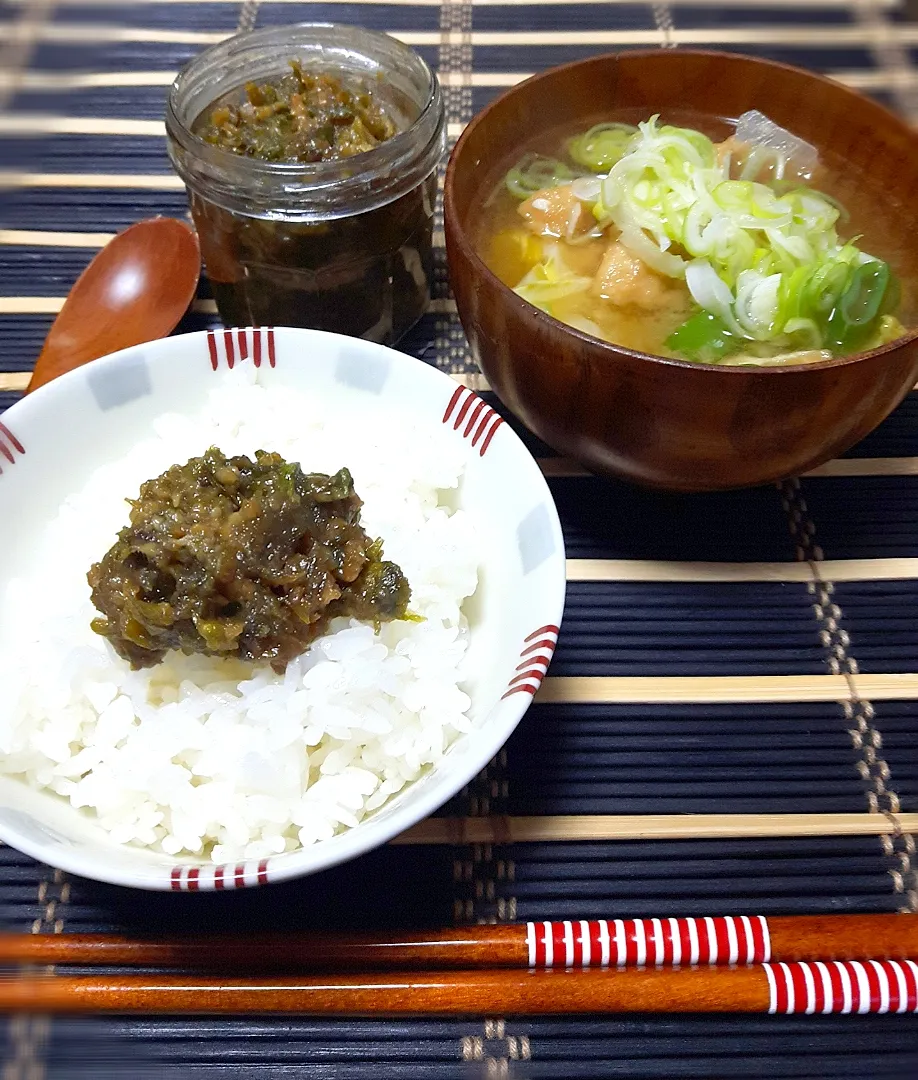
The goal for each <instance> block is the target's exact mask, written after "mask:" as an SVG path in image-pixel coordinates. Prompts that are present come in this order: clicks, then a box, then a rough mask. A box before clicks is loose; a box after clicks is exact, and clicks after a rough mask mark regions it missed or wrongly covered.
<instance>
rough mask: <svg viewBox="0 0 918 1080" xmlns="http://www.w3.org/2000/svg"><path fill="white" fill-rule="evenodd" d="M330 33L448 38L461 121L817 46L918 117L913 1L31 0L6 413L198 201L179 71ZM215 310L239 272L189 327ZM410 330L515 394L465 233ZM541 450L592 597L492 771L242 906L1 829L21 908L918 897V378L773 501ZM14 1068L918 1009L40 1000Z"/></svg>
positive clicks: (445, 57) (409, 346)
mask: <svg viewBox="0 0 918 1080" xmlns="http://www.w3.org/2000/svg"><path fill="white" fill-rule="evenodd" d="M305 19H310V20H318V21H322V20H326V21H329V20H334V21H341V22H352V23H360V24H362V25H365V26H368V27H372V28H376V29H382V30H387V31H390V32H392V33H394V34H396V35H397V36H399V37H401V38H402V39H403V40H405V41H406V42H408V43H409V44H411V45H413V46H415V47H416V48H417V49H418V50H419V51H420V52H421V53H422V54H423V55H424V56H425V58H426V59H427V60H428V61H429V62H431V63H432V64H433V65H435V66H436V68H437V69H438V71H439V74H440V78H441V81H442V83H443V86H444V90H445V95H446V102H447V112H448V121H449V131H450V135H451V138H453V139H455V137H456V136H457V135H458V133H459V132H460V131H461V130H462V127H463V125H464V124H465V123H467V122H468V120H469V119H470V118H471V117H472V115H473V114H474V113H475V112H476V111H477V110H478V109H480V108H482V107H483V106H484V105H485V104H486V103H487V102H488V101H489V100H491V99H492V98H493V97H494V95H496V94H497V93H499V92H500V91H501V90H502V89H503V88H505V87H507V86H510V85H512V84H513V83H515V82H516V81H518V80H519V79H522V78H524V77H525V76H526V75H527V74H529V73H531V72H534V71H537V70H540V69H543V68H545V67H548V66H550V65H553V64H556V63H561V62H564V61H567V60H572V59H576V58H579V57H584V56H588V55H590V54H593V53H595V52H598V51H606V50H611V49H628V48H635V47H642V46H643V47H647V46H659V47H664V48H679V47H685V46H690V45H702V46H703V45H709V46H716V47H722V48H726V49H735V50H739V51H743V52H751V53H755V54H757V55H761V56H767V57H771V58H774V59H779V60H784V61H788V62H791V63H795V64H800V65H803V66H807V67H810V68H813V69H816V70H819V71H821V72H825V73H827V74H829V75H831V76H833V77H835V78H837V79H840V80H841V81H843V82H845V83H847V84H849V85H851V86H854V87H857V88H859V89H862V90H863V91H865V92H867V93H870V94H872V95H873V96H875V97H876V98H878V99H879V100H882V101H884V102H885V103H886V104H888V105H890V106H892V107H893V108H896V109H898V110H899V111H901V112H902V113H903V114H905V115H907V116H909V117H910V118H911V119H913V120H916V121H918V67H916V65H915V59H916V55H918V3H914V2H904V0H875V2H868V0H863V2H851V3H835V2H831V0H734V2H733V3H727V4H723V3H717V2H714V0H696V2H693V3H688V2H679V3H670V4H647V3H629V2H620V0H593V2H591V0H503V2H498V0H478V2H475V3H474V4H473V3H470V2H468V0H389V2H375V0H326V2H323V3H315V4H309V3H302V2H299V0H289V2H288V0H270V2H264V3H262V4H260V5H259V4H257V3H251V2H248V3H246V4H239V3H228V2H223V0H149V2H141V3H125V2H121V0H94V2H93V0H60V2H58V3H52V2H51V0H30V2H26V0H7V2H6V5H5V6H4V7H0V21H2V22H3V24H4V33H3V37H2V41H0V335H2V336H0V345H2V347H0V410H2V409H3V408H4V407H6V406H8V405H10V404H12V402H13V401H14V400H15V399H16V397H17V396H18V394H19V393H20V392H21V390H22V388H23V387H24V385H25V383H26V381H27V375H26V372H27V371H28V369H29V367H30V364H31V362H32V360H33V358H34V356H35V355H36V354H37V352H38V351H39V349H40V346H41V342H42V340H43V337H44V335H45V333H46V332H47V329H48V326H49V325H50V322H51V319H52V317H53V314H54V313H55V312H56V311H57V310H58V308H59V306H60V304H61V299H62V297H64V296H65V295H66V293H67V291H68V289H69V287H70V286H71V284H72V282H73V281H74V279H75V277H76V276H77V274H78V273H79V272H80V271H81V270H82V268H83V267H84V266H85V265H86V263H87V262H88V260H89V259H90V258H91V257H92V255H93V254H94V252H95V251H96V250H97V249H98V248H99V246H100V245H101V244H103V243H105V241H106V240H107V238H108V237H109V236H110V235H111V234H112V233H114V232H115V231H117V230H119V229H121V228H123V227H125V226H126V225H128V224H129V223H130V222H132V221H134V220H137V219H138V218H140V217H144V216H148V215H151V214H156V213H162V214H171V215H178V216H181V215H182V214H184V212H185V199H184V193H183V191H182V189H181V185H180V184H179V182H178V180H177V179H176V177H175V176H174V175H173V174H172V173H171V172H170V169H169V165H168V161H167V159H166V156H165V151H164V139H163V135H162V114H163V100H164V95H165V93H166V87H167V86H168V84H169V82H170V81H171V78H172V76H173V73H174V72H175V71H176V70H177V68H178V67H179V66H180V65H181V64H183V63H185V62H186V61H187V60H188V59H190V58H191V57H192V56H194V55H195V54H196V53H197V52H198V51H199V50H200V49H201V48H202V47H203V46H205V45H207V44H209V43H210V42H213V41H215V40H218V39H219V38H221V37H223V36H225V35H227V34H229V33H232V32H233V31H234V30H235V28H236V27H237V26H238V25H239V24H240V20H248V21H249V24H250V25H251V24H252V21H254V24H255V25H257V26H266V25H270V24H279V23H284V22H292V21H299V20H305ZM440 242H441V243H442V236H441V237H440ZM215 321H216V316H215V309H214V306H213V302H212V300H211V298H210V294H209V290H208V287H207V283H206V282H204V283H202V288H201V292H200V296H199V299H198V301H197V302H196V304H195V308H194V310H193V312H192V313H191V314H190V315H189V316H188V318H187V319H186V321H185V324H184V325H183V329H185V330H191V329H197V328H200V327H204V326H210V325H213V324H214V323H215ZM404 348H406V350H407V351H409V352H412V353H414V354H415V355H417V356H419V357H422V358H424V359H425V360H427V361H429V362H431V363H435V364H437V365H438V366H440V367H441V368H443V369H444V370H446V371H448V372H450V373H451V374H453V375H454V376H455V377H456V378H457V379H461V380H463V381H464V382H466V383H467V384H471V385H473V386H475V387H476V389H479V390H481V391H482V392H484V393H485V394H487V393H488V391H487V387H486V386H485V385H484V384H483V383H482V382H481V380H480V376H477V375H476V374H475V373H474V371H473V368H472V364H471V362H470V358H469V356H468V352H467V346H466V342H465V339H464V337H463V334H462V331H461V328H460V327H459V324H458V321H457V319H456V315H455V307H454V305H453V303H452V301H451V300H450V297H449V292H448V287H447V283H446V270H445V261H444V258H443V252H442V248H441V249H440V250H439V252H438V281H437V288H436V291H435V299H434V303H433V305H432V308H431V311H430V313H429V314H428V315H427V316H426V317H425V318H424V320H423V321H422V323H421V324H420V326H419V327H418V328H417V329H416V330H415V331H414V332H413V333H412V335H411V337H410V339H409V340H408V341H407V342H406V343H405V344H404ZM489 400H490V401H491V403H492V404H493V405H495V407H497V408H500V406H499V403H497V402H496V401H494V400H493V398H492V397H489ZM511 422H512V420H511ZM515 426H517V427H518V425H515ZM525 437H526V439H527V442H528V443H529V445H530V446H531V447H532V449H533V452H534V454H535V455H536V457H537V458H538V459H539V461H540V464H541V466H542V468H543V470H544V472H545V474H546V476H547V477H548V478H549V482H550V484H551V487H552V490H553V492H554V495H555V498H556V500H557V503H558V507H559V510H560V513H561V517H562V523H563V528H564V532H565V540H566V544H567V550H568V556H569V562H568V578H569V594H568V601H567V610H566V613H565V620H564V628H563V632H562V635H561V639H560V641H559V645H558V650H557V653H556V657H555V660H554V663H553V665H552V669H551V673H550V677H549V678H548V679H547V680H546V681H545V683H544V686H543V690H542V692H541V694H540V695H539V697H538V699H537V701H536V703H535V704H534V706H533V708H532V709H531V711H530V713H529V714H528V716H527V718H526V720H525V721H524V723H523V725H522V726H521V728H520V729H519V731H518V733H517V734H516V735H515V736H514V737H513V738H512V739H511V740H510V742H509V743H508V745H507V746H506V748H505V749H504V750H503V751H501V753H500V754H499V755H498V757H497V758H496V759H495V760H494V761H493V762H492V763H491V764H490V765H489V766H488V768H487V769H486V770H485V771H484V773H482V775H481V776H479V777H478V778H477V779H476V780H475V781H474V782H473V783H472V784H471V785H470V786H469V787H468V789H466V790H465V791H464V792H462V793H461V794H460V795H459V796H458V797H457V798H456V799H454V800H453V802H452V803H451V804H450V805H449V806H447V807H445V808H444V809H443V810H442V811H441V812H440V813H438V814H437V815H436V816H435V817H433V818H431V819H430V820H428V821H427V822H423V823H421V825H419V826H418V827H417V828H416V829H414V830H411V832H409V833H408V834H405V835H404V836H403V837H400V838H399V839H398V840H397V841H396V842H395V843H393V844H391V845H389V846H388V847H387V848H385V849H383V850H381V851H378V852H375V853H373V854H372V855H370V856H367V857H366V858H364V859H362V860H360V861H358V862H356V863H352V864H349V865H347V866H344V867H341V868H338V869H336V870H334V871H331V872H329V873H326V874H323V875H321V876H319V877H317V878H313V879H309V880H307V881H304V882H300V883H292V884H288V885H283V886H276V887H271V888H269V889H264V890H254V891H251V890H247V891H245V892H241V893H235V894H231V895H225V896H220V895H216V896H205V895H196V896H187V895H181V896H172V895H166V896H147V895H142V896H139V895H138V894H136V893H134V892H130V891H127V890H121V889H117V888H112V887H107V886H100V885H94V884H92V883H89V882H84V881H80V880H76V879H72V880H71V879H69V878H66V877H65V876H64V875H62V874H60V873H59V872H55V871H53V870H51V869H49V868H47V867H44V866H40V865H37V864H35V863H34V862H33V861H32V860H30V859H28V858H26V857H25V856H23V855H20V854H19V853H17V852H15V851H13V850H12V849H9V848H2V847H0V928H3V929H18V930H32V931H34V932H36V933H67V932H76V931H89V930H112V929H120V930H127V931H132V930H133V931H136V932H141V931H143V930H151V929H155V930H158V931H159V930H168V929H172V930H176V929H193V928H201V929H208V930H214V929H218V928H220V927H227V928H230V929H236V928H238V927H239V926H251V927H253V928H260V929H267V928H274V929H276V928H279V927H290V928H295V927H313V928H315V927H339V928H367V927H384V926H435V925H448V924H450V923H453V922H468V921H472V922H474V921H496V920H514V919H530V918H534V919H547V918H574V917H583V918H587V917H599V916H606V917H608V916H615V917H637V916H647V915H661V916H665V915H677V914H684V915H692V914H695V915H717V914H750V913H765V914H768V913H788V914H793V913H810V912H812V913H817V912H841V911H849V912H881V911H902V912H904V913H906V912H910V913H918V855H916V848H915V835H916V834H918V632H916V631H918V615H916V609H918V393H914V394H912V395H910V397H909V399H908V400H906V401H905V402H904V403H903V405H902V406H901V407H900V408H899V409H898V410H897V411H896V413H895V414H894V415H893V416H892V417H890V418H889V420H887V421H886V423H885V424H884V425H883V426H882V427H881V428H880V429H879V430H878V431H877V432H875V433H874V434H873V435H871V436H870V437H869V438H867V439H866V440H864V442H863V443H861V444H860V446H858V447H855V448H854V449H853V450H852V451H850V452H849V453H848V454H847V455H845V457H843V458H841V459H839V460H837V461H833V462H829V463H828V464H827V465H825V466H822V467H820V468H819V469H817V470H814V472H813V473H811V474H809V475H807V476H805V477H803V478H801V479H800V480H799V481H792V482H788V483H785V484H783V485H780V486H779V487H770V488H762V489H758V490H754V491H747V492H741V493H730V494H723V495H705V496H693V497H684V496H668V495H660V494H649V493H647V492H642V491H639V490H636V489H633V488H629V487H626V486H625V485H621V484H615V483H604V482H600V481H597V480H594V479H592V478H590V477H588V476H586V475H585V474H584V473H583V471H582V470H581V469H579V468H578V467H577V466H576V464H574V463H572V462H570V461H567V460H565V459H562V458H558V457H557V456H555V455H554V454H553V453H552V452H551V451H550V450H549V449H548V448H547V447H545V446H543V445H541V444H539V443H538V442H537V440H534V439H533V438H532V437H531V436H528V435H526V436H525ZM0 692H2V688H0ZM0 1052H2V1053H3V1063H4V1064H3V1073H2V1076H3V1080H44V1078H46V1077H47V1078H53V1080H90V1078H91V1080H97V1078H100V1077H109V1076H110V1077H112V1078H118V1080H121V1078H128V1077H130V1078H145V1077H151V1078H152V1077H156V1078H160V1077H166V1078H178V1077H181V1078H185V1077H188V1078H197V1077H205V1076H206V1077H212V1076H219V1077H220V1078H221V1080H224V1078H226V1080H236V1078H243V1077H245V1078H248V1077H255V1078H258V1080H275V1078H277V1080H280V1078H282V1077H283V1078H287V1077H289V1076H293V1075H296V1076H297V1077H305V1078H308V1080H313V1078H316V1080H318V1078H323V1080H324V1078H327V1077H336V1078H338V1077H340V1078H353V1080H364V1078H367V1080H370V1078H372V1080H389V1078H393V1080H394V1078H398V1080H403V1078H404V1080H420V1078H424V1080H441V1078H443V1080H445V1078H453V1077H465V1076H476V1077H477V1076H487V1077H506V1078H530V1077H531V1078H533V1080H537V1078H543V1077H559V1078H560V1077H564V1078H569V1080H591V1078H600V1077H601V1078H606V1077H613V1076H633V1077H643V1078H659V1080H663V1078H670V1077H690V1078H697V1080H720V1078H724V1080H727V1078H739V1077H764V1076H768V1077H856V1078H858V1080H872V1078H896V1080H900V1078H901V1080H910V1078H911V1080H913V1078H914V1077H915V1076H918V1020H916V1019H915V1018H914V1017H898V1016H892V1017H818V1018H817V1017H812V1018H808V1017H784V1018H769V1017H761V1018H760V1017H716V1016H715V1017H691V1016H689V1017H623V1018H601V1019H600V1018H596V1019H592V1018H589V1017H580V1018H570V1017H557V1018H539V1019H528V1018H518V1017H517V1018H514V1017H501V1016H492V1017H481V1018H479V1019H472V1020H469V1019H455V1020H446V1021H444V1020H437V1021H426V1020H425V1021H422V1020H403V1021H399V1022H397V1023H393V1022H385V1021H372V1022H371V1021H353V1022H344V1021H335V1022H328V1021H316V1020H311V1019H310V1018H307V1017H302V1018H271V1017H263V1018H259V1019H258V1020H251V1019H246V1018H244V1017H240V1018H223V1019H214V1020H210V1019H208V1020H206V1021H197V1020H194V1019H181V1020H178V1019H176V1020H171V1019H169V1018H157V1019H152V1018H151V1019H144V1018H131V1019H123V1020H122V1019H119V1018H105V1019H103V1018H95V1019H92V1020H87V1021H82V1022H77V1021H73V1020H63V1019H59V1020H50V1019H48V1018H42V1017H26V1018H21V1019H18V1020H16V1021H14V1022H11V1023H10V1024H9V1025H7V1030H6V1044H5V1047H4V1048H3V1049H2V1051H0Z"/></svg>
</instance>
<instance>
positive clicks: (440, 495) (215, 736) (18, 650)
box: [0, 369, 478, 863]
mask: <svg viewBox="0 0 918 1080" xmlns="http://www.w3.org/2000/svg"><path fill="white" fill-rule="evenodd" d="M243 370H244V369H243ZM242 383H250V384H251V383H252V378H251V376H248V375H242V374H240V377H239V379H235V378H234V380H233V382H232V383H231V384H228V385H226V386H223V387H222V388H220V389H218V390H217V391H215V392H214V393H212V395H211V396H210V398H209V400H208V402H207V405H206V407H205V408H204V410H203V411H202V412H200V413H198V414H197V415H190V416H179V415H177V414H175V415H167V416H163V417H162V418H161V419H160V420H159V421H158V422H157V423H155V424H154V425H153V430H152V433H151V437H150V438H147V439H145V440H144V441H143V442H142V443H138V445H136V446H135V447H134V448H133V450H131V451H130V452H129V453H128V454H127V455H125V456H123V457H121V458H120V459H119V460H117V461H113V462H111V463H110V464H108V465H105V466H104V467H103V468H100V469H98V470H97V471H96V472H95V473H93V474H92V476H91V477H90V478H89V480H88V482H87V484H86V486H85V487H84V488H83V490H82V491H80V492H79V493H78V494H75V495H73V496H72V497H71V498H69V499H68V500H67V501H66V502H65V503H64V505H63V506H62V508H61V510H60V513H59V515H58V517H57V519H56V520H55V521H54V522H53V524H52V525H51V526H50V527H49V529H48V532H47V535H46V536H45V537H44V538H43V541H42V544H41V545H40V548H39V549H37V550H36V562H35V570H34V571H33V572H32V573H31V574H29V575H28V576H24V577H20V578H18V579H17V580H14V581H12V582H11V583H10V585H9V587H8V589H7V593H6V596H5V597H4V598H3V603H2V607H0V613H2V614H0V619H2V621H3V622H4V623H6V631H7V632H4V633H0V638H3V639H6V641H7V642H8V643H9V642H15V647H14V648H13V649H12V650H11V649H10V648H9V646H8V647H7V648H6V649H5V650H4V655H3V658H2V660H0V664H2V665H3V668H4V669H5V670H0V679H2V683H0V685H3V687H4V695H3V700H2V703H0V755H2V757H0V771H2V772H4V773H8V774H13V775H16V776H19V777H21V778H22V779H24V780H25V781H26V782H27V783H28V784H31V785H35V786H38V787H40V788H44V789H47V790H49V791H52V792H56V793H57V794H58V795H59V796H62V797H63V798H65V799H68V800H69V801H70V803H71V804H72V805H73V806H74V807H76V808H78V809H80V810H81V811H82V812H83V813H84V814H88V815H90V816H91V817H93V818H94V819H95V820H96V821H97V822H98V823H99V824H100V825H101V826H102V828H104V829H105V830H107V831H108V833H109V834H110V836H111V839H112V840H113V841H115V842H117V843H121V844H134V845H141V846H145V847H148V848H152V849H153V850H155V851H158V852H165V853H167V854H169V855H178V854H193V855H198V856H205V857H209V858H211V859H212V860H213V861H215V862H220V863H222V862H232V861H235V860H239V859H256V858H266V857H268V856H270V855H275V854H279V853H281V852H284V851H290V850H292V849H295V848H297V847H299V846H300V845H308V844H313V843H316V842H317V841H319V840H324V839H326V838H328V837H331V836H332V835H334V834H335V833H337V832H340V831H341V830H343V829H347V828H349V827H353V826H354V825H356V824H357V823H358V822H359V821H360V820H361V819H362V818H363V817H364V816H365V815H367V814H368V813H370V812H371V811H373V810H375V809H377V808H379V807H381V806H382V805H383V804H384V803H385V802H387V800H389V799H390V798H391V797H392V796H393V795H395V793H396V792H398V791H400V790H401V789H402V788H403V787H404V786H405V785H406V784H409V783H411V782H412V781H414V780H416V779H417V778H418V777H419V776H420V775H421V774H422V772H424V771H425V770H426V769H427V768H428V767H429V766H431V765H432V764H433V763H435V762H437V761H438V760H439V759H440V758H442V756H443V754H444V752H445V750H446V748H447V747H448V746H449V745H450V743H451V742H452V740H453V739H454V738H455V737H456V735H457V733H459V732H463V731H466V730H468V728H469V726H470V721H469V717H468V710H469V707H470V700H469V698H468V696H467V695H466V694H465V693H464V692H463V690H462V689H461V685H460V684H461V683H462V679H463V659H464V657H465V654H466V651H467V647H468V627H467V624H466V622H465V619H464V617H463V615H462V610H461V606H462V603H463V601H464V599H465V598H467V597H469V596H471V595H472V594H473V593H474V592H475V590H476V588H477V567H478V554H477V552H476V543H475V530H474V522H473V521H472V520H470V518H469V516H468V515H467V514H466V512H464V511H462V510H455V511H454V510H453V509H452V506H453V505H455V502H456V490H457V489H458V487H459V484H460V481H461V477H462V473H463V469H464V464H465V443H464V442H462V441H461V440H459V439H455V438H452V439H450V438H448V437H447V435H446V433H445V430H444V429H443V427H442V425H439V424H437V423H436V418H435V417H432V418H431V422H430V425H429V427H427V426H423V425H421V424H419V422H418V420H417V418H415V417H412V418H411V419H408V418H407V417H405V418H400V417H399V416H398V414H397V413H390V414H389V417H388V420H389V422H387V424H386V426H385V428H384V429H380V425H379V414H378V412H377V413H376V414H375V416H374V417H373V418H372V419H370V416H369V414H367V415H366V416H364V417H361V416H360V415H359V414H358V415H350V416H345V415H342V414H338V415H337V416H336V415H335V412H334V410H329V407H328V403H327V402H323V401H321V400H315V399H313V398H307V397H305V396H303V395H300V394H295V393H292V392H291V391H289V390H286V389H284V390H280V389H273V390H266V389H264V388H263V387H260V386H257V385H254V384H251V385H241V384H242ZM211 445H215V446H218V447H219V448H220V449H221V450H223V451H224V452H225V453H227V454H243V453H244V454H249V455H251V454H253V453H254V452H255V451H256V450H259V449H264V450H274V451H277V452H278V453H280V454H282V455H283V456H284V457H286V458H287V459H288V460H291V461H298V462H300V463H301V464H302V466H303V468H304V469H305V470H306V471H307V472H309V471H312V472H328V473H332V472H334V471H336V470H337V469H338V468H340V467H341V466H343V465H346V466H347V467H348V468H349V469H350V470H351V472H352V474H353V477H354V483H355V488H356V490H357V493H358V494H359V495H360V497H361V498H362V499H363V500H364V508H363V511H362V523H363V525H364V527H365V529H366V530H367V532H368V533H369V534H370V535H371V536H381V537H382V538H383V541H384V545H385V553H386V557H387V558H390V559H393V560H395V561H396V562H398V563H399V564H400V566H401V567H402V569H403V570H404V571H405V573H406V574H407V576H408V580H409V582H410V584H411V588H412V600H411V609H412V610H413V611H415V612H417V613H418V614H420V615H422V616H424V620H425V621H424V622H421V623H408V622H393V623H389V624H387V625H385V626H383V627H382V628H381V630H380V632H379V633H374V632H373V629H372V628H371V627H369V626H365V625H361V624H360V623H357V622H356V621H353V620H345V619H338V620H336V621H335V623H334V624H332V626H331V627H330V632H329V633H328V634H327V635H326V636H325V637H324V638H322V639H321V640H319V641H318V642H316V643H315V644H314V645H313V646H312V647H311V648H310V649H309V650H308V651H307V652H306V653H304V654H303V655H302V656H301V657H299V658H297V659H296V660H294V661H293V662H291V663H290V664H289V665H288V667H287V670H286V673H285V674H284V675H277V674H275V673H274V672H273V671H272V670H271V669H270V668H269V667H262V666H259V667H254V666H253V665H250V664H243V663H241V662H239V661H236V660H225V659H223V660H220V659H214V658H208V657H185V656H182V655H181V654H177V653H171V654H169V656H168V657H167V659H166V661H165V662H163V663H162V664H160V665H157V666H156V667H155V668H152V669H147V670H144V671H136V672H135V671H131V670H130V668H129V666H128V665H127V664H126V663H125V662H124V661H123V660H121V659H120V658H119V657H118V656H117V655H116V654H115V653H114V651H113V650H112V649H111V647H110V646H109V644H108V643H107V642H106V641H105V640H104V639H103V638H100V637H98V636H97V635H95V634H94V633H93V632H92V631H91V630H90V627H89V623H90V620H91V618H92V617H93V615H94V614H95V610H94V608H93V606H92V604H91V602H90V594H89V586H88V585H87V583H86V571H87V570H88V569H89V566H90V565H91V563H93V562H95V561H97V560H98V559H99V558H101V556H102V555H103V554H104V553H105V551H106V550H107V549H108V548H109V547H110V545H111V544H112V543H113V541H114V539H115V536H116V534H117V532H118V530H119V529H120V528H121V527H122V526H123V525H125V524H126V523H127V513H128V511H127V507H126V505H125V502H124V500H125V498H127V497H129V496H134V495H136V492H137V491H138V489H139V487H140V485H141V483H142V482H143V481H144V480H147V479H149V478H150V477H153V476H157V475H159V474H160V473H162V472H163V471H164V470H165V469H167V468H168V467H169V466H170V465H173V464H176V463H178V462H185V461H187V460H188V459H189V458H191V457H194V456H197V455H199V454H202V453H204V451H205V450H207V448H208V447H209V446H211ZM44 560H48V561H44ZM43 562H44V567H45V568H47V567H52V568H53V569H52V571H51V572H50V573H47V572H46V570H45V569H43ZM13 627H15V630H14V631H13V629H12V628H13Z"/></svg>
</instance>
